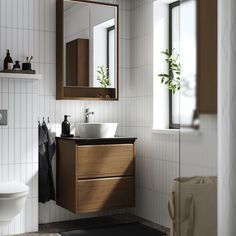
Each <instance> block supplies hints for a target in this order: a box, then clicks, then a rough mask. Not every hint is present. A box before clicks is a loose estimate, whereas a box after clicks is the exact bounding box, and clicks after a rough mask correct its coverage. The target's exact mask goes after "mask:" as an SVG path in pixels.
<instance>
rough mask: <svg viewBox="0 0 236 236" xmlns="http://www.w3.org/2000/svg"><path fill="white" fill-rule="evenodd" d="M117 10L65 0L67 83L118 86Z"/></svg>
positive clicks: (99, 86) (107, 86)
mask: <svg viewBox="0 0 236 236" xmlns="http://www.w3.org/2000/svg"><path fill="white" fill-rule="evenodd" d="M116 15H117V9H116V7H114V6H109V5H99V4H91V3H86V2H79V1H64V55H65V57H64V86H66V87H95V88H117V37H116V36H117V32H116V30H117V29H116Z"/></svg>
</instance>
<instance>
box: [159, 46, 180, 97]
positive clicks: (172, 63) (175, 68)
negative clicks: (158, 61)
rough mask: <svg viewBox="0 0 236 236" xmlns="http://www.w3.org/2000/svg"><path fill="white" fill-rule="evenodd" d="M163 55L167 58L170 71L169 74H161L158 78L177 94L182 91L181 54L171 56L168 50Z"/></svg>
mask: <svg viewBox="0 0 236 236" xmlns="http://www.w3.org/2000/svg"><path fill="white" fill-rule="evenodd" d="M161 53H162V54H163V55H164V56H165V61H166V63H167V64H168V68H169V69H168V73H161V74H158V76H159V77H160V78H161V83H162V84H163V83H164V84H165V85H166V86H167V87H168V89H169V90H170V91H172V93H173V94H175V93H176V92H177V91H179V90H180V63H179V54H171V53H170V52H169V50H168V49H166V50H165V51H163V52H161Z"/></svg>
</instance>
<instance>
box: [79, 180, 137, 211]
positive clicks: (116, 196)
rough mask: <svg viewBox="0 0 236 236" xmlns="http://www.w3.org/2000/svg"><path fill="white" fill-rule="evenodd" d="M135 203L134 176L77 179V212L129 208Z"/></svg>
mask: <svg viewBox="0 0 236 236" xmlns="http://www.w3.org/2000/svg"><path fill="white" fill-rule="evenodd" d="M134 205H135V204H134V178H133V177H121V178H120V177H117V178H101V179H89V180H78V181H77V213H86V212H96V211H101V210H111V209H116V208H127V207H133V206H134Z"/></svg>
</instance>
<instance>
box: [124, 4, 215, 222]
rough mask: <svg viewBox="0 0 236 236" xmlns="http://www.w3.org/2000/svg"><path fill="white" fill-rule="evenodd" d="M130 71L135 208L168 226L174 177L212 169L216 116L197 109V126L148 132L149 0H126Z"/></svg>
mask: <svg viewBox="0 0 236 236" xmlns="http://www.w3.org/2000/svg"><path fill="white" fill-rule="evenodd" d="M160 37H162V35H160ZM163 50H164V48H163ZM130 73H131V76H130V77H129V78H128V79H127V83H128V84H127V98H128V99H127V108H128V112H127V134H128V135H134V136H137V137H138V141H137V158H136V162H137V165H136V175H137V183H136V199H137V202H136V209H135V213H136V214H137V215H139V216H141V217H144V218H146V219H148V220H151V221H153V222H156V223H158V224H161V225H164V226H167V227H168V226H170V218H169V216H168V213H167V202H168V198H169V192H170V189H171V183H172V181H173V179H174V178H176V177H178V176H193V175H216V174H217V117H216V115H202V116H201V118H200V119H201V128H200V131H199V132H190V133H189V132H185V131H183V130H182V129H181V131H180V133H179V134H178V133H177V134H173V133H170V134H156V133H152V119H153V0H134V1H132V2H131V72H130Z"/></svg>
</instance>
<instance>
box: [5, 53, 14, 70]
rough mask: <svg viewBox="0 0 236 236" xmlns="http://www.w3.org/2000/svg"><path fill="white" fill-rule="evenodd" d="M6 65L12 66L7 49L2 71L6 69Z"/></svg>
mask: <svg viewBox="0 0 236 236" xmlns="http://www.w3.org/2000/svg"><path fill="white" fill-rule="evenodd" d="M8 64H13V61H12V58H11V56H10V50H9V49H7V55H6V57H5V59H4V70H7V69H8Z"/></svg>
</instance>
